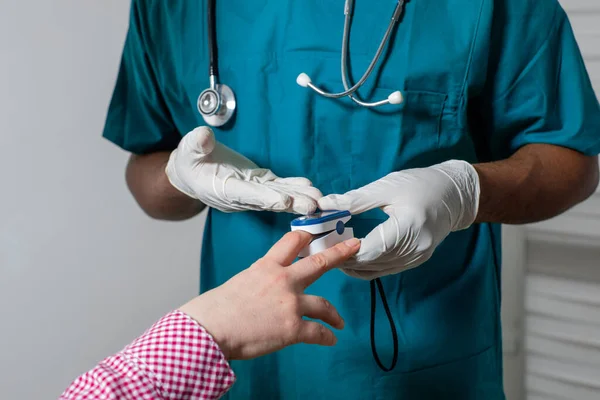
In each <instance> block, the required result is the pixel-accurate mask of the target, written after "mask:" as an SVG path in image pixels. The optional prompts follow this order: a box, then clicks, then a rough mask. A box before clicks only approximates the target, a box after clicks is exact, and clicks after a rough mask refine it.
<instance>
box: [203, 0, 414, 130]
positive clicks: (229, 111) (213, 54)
mask: <svg viewBox="0 0 600 400" xmlns="http://www.w3.org/2000/svg"><path fill="white" fill-rule="evenodd" d="M404 3H405V0H398V3H397V4H396V8H395V9H394V13H393V14H392V19H391V21H390V23H389V25H388V28H387V30H386V31H385V34H384V36H383V39H382V40H381V43H380V44H379V47H378V48H377V52H376V53H375V57H373V59H372V60H371V63H370V64H369V66H368V68H367V70H366V71H365V73H364V75H363V76H362V78H360V80H359V81H358V82H357V83H356V84H355V85H354V86H352V87H349V84H348V71H347V55H348V38H349V36H350V23H351V20H352V13H353V9H354V7H353V6H354V0H346V3H345V5H344V16H345V21H344V35H343V39H342V56H341V75H342V83H343V84H344V91H343V92H340V93H329V92H326V91H325V90H323V89H321V88H320V87H319V86H317V85H315V84H314V83H312V80H311V79H310V77H309V76H308V75H307V74H306V73H304V72H303V73H301V74H300V75H298V78H297V79H296V83H298V85H300V86H302V87H308V88H310V89H312V90H313V91H315V92H316V93H318V94H319V95H321V96H324V97H327V98H331V99H339V98H342V97H349V98H350V99H352V101H354V102H355V103H356V104H358V105H359V106H361V107H380V106H383V105H385V104H400V103H402V101H403V96H402V92H400V91H399V90H397V91H395V92H393V93H391V94H390V95H389V96H388V97H387V99H382V100H379V101H375V102H365V101H362V100H360V99H359V98H358V97H357V95H356V91H357V90H358V89H360V88H361V87H362V86H363V85H364V84H365V82H366V81H367V79H369V77H370V76H371V73H372V72H373V69H374V68H375V65H376V64H377V62H378V61H379V58H380V57H381V54H382V53H383V50H384V48H385V47H386V45H387V43H388V42H389V39H390V36H391V34H392V31H393V29H394V27H395V26H396V23H397V22H398V20H399V19H400V16H401V15H402V11H403V9H404ZM207 17H208V21H207V22H208V24H207V26H208V48H209V50H208V51H209V72H208V74H209V82H210V87H209V88H208V89H205V90H204V91H203V92H202V93H200V96H198V111H199V112H200V114H201V115H202V118H204V121H205V122H206V123H207V124H208V125H210V126H214V127H218V126H223V125H225V124H226V123H227V122H229V120H230V119H231V117H232V116H233V114H234V113H235V109H236V101H235V94H234V93H233V90H232V89H231V88H230V87H229V86H227V85H225V84H222V83H219V69H218V60H217V37H216V28H215V25H216V24H215V0H208V10H207Z"/></svg>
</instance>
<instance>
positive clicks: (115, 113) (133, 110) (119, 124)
mask: <svg viewBox="0 0 600 400" xmlns="http://www.w3.org/2000/svg"><path fill="white" fill-rule="evenodd" d="M144 4H145V3H144V2H143V1H136V0H134V1H132V5H131V12H130V21H129V29H128V32H127V37H126V39H125V45H124V49H123V55H122V58H121V65H120V68H119V73H118V77H117V81H116V86H115V89H114V92H113V96H112V99H111V102H110V105H109V109H108V114H107V117H106V124H105V127H104V132H103V137H105V138H106V139H108V140H110V141H111V142H113V143H115V144H116V145H117V146H119V147H121V148H123V149H124V150H127V151H129V152H132V153H134V154H147V153H153V152H157V151H168V150H173V149H174V148H175V147H177V144H178V143H179V140H180V139H181V136H180V134H179V132H178V131H177V129H176V128H175V125H174V123H173V121H172V119H171V116H170V113H169V111H168V109H167V106H166V104H165V101H164V98H163V96H162V94H161V90H160V86H159V83H158V81H157V76H156V69H155V65H153V62H152V54H151V51H149V50H151V48H150V47H149V46H147V43H148V37H147V36H148V33H149V29H154V28H152V24H150V23H147V22H148V21H147V18H146V16H145V12H144V11H145V10H144V9H145V7H146V6H145V5H144ZM157 29H159V28H157Z"/></svg>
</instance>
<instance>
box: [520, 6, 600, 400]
mask: <svg viewBox="0 0 600 400" xmlns="http://www.w3.org/2000/svg"><path fill="white" fill-rule="evenodd" d="M560 2H561V4H562V6H563V7H564V9H565V10H566V12H567V14H568V15H569V19H570V21H571V25H572V26H573V30H574V32H575V36H576V38H577V42H578V44H579V47H580V49H581V51H582V53H583V57H584V60H585V63H586V66H587V69H588V72H589V74H590V79H591V81H592V84H593V85H594V88H595V90H596V93H598V94H600V0H561V1H560ZM599 129H600V127H599ZM527 239H528V242H529V243H530V244H529V245H528V247H527V259H528V260H527V263H526V272H525V285H524V296H523V297H524V324H523V325H524V329H523V335H524V338H523V339H524V340H523V349H522V351H523V353H524V361H525V374H524V375H525V376H524V390H525V396H524V398H525V399H526V400H588V399H589V400H598V399H600V194H597V195H595V196H593V197H592V198H591V199H590V200H588V201H586V202H584V203H583V204H581V205H579V206H578V207H575V208H574V209H573V210H571V211H569V212H567V213H566V214H564V215H562V216H559V217H557V218H555V219H552V220H550V221H545V222H542V223H540V224H534V225H532V226H530V227H529V228H528V233H527ZM509 400H512V399H509Z"/></svg>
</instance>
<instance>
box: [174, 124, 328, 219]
mask: <svg viewBox="0 0 600 400" xmlns="http://www.w3.org/2000/svg"><path fill="white" fill-rule="evenodd" d="M165 171H166V174H167V177H168V178H169V182H171V184H172V185H173V186H174V187H175V188H176V189H178V190H179V191H181V192H183V193H185V194H187V195H188V196H190V197H192V198H195V199H198V200H200V201H201V202H202V203H204V204H206V205H207V206H209V207H212V208H215V209H217V210H220V211H223V212H234V211H244V210H254V211H258V210H264V211H277V212H293V213H297V214H310V213H313V212H314V211H315V209H316V207H317V200H318V199H319V198H321V197H322V196H323V195H322V194H321V192H320V191H319V190H318V189H316V188H314V187H313V186H312V183H311V182H310V181H309V180H308V179H306V178H279V177H278V176H277V175H275V174H274V173H273V172H271V171H270V170H269V169H264V168H259V167H258V166H257V165H256V164H254V163H253V162H252V161H250V160H249V159H247V158H246V157H244V156H242V155H241V154H239V153H236V152H235V151H233V150H231V149H230V148H228V147H226V146H224V145H223V144H221V143H219V142H217V141H216V140H215V135H214V133H213V131H212V130H211V129H210V128H208V127H205V126H202V127H198V128H196V129H194V130H193V131H191V132H190V133H188V134H187V135H185V136H184V137H183V139H181V142H180V143H179V146H177V149H175V150H174V151H173V152H172V153H171V156H170V157H169V161H168V163H167V167H166V169H165Z"/></svg>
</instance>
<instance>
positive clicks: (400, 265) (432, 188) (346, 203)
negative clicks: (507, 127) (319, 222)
mask: <svg viewBox="0 0 600 400" xmlns="http://www.w3.org/2000/svg"><path fill="white" fill-rule="evenodd" d="M479 190H480V189H479V175H478V174H477V171H476V170H475V168H473V166H472V165H470V164H469V163H466V162H464V161H455V160H452V161H447V162H444V163H442V164H438V165H434V166H432V167H428V168H418V169H409V170H404V171H401V172H393V173H391V174H389V175H387V176H385V177H384V178H381V179H380V180H378V181H375V182H373V183H371V184H369V185H367V186H364V187H362V188H360V189H357V190H352V191H350V192H348V193H346V194H343V195H330V196H326V197H323V198H322V199H320V200H319V208H320V209H322V210H348V211H350V212H351V213H352V214H360V213H362V212H365V211H368V210H371V209H374V208H377V207H379V208H381V209H382V210H383V211H384V212H385V213H386V214H388V215H389V218H388V219H387V220H386V221H384V222H383V223H382V224H380V225H379V226H377V227H376V228H375V229H374V230H373V231H371V232H370V233H369V234H368V235H367V236H366V237H365V238H364V239H362V244H361V248H360V251H359V252H358V254H357V255H356V257H355V259H353V260H350V261H348V262H346V263H345V264H344V265H343V268H342V270H343V271H344V272H345V273H346V274H348V275H350V276H353V277H356V278H361V279H368V280H371V279H375V278H378V277H380V276H384V275H391V274H396V273H399V272H402V271H405V270H408V269H411V268H414V267H417V266H419V265H421V264H423V263H424V262H425V261H427V260H428V259H429V258H430V257H431V255H432V254H433V251H434V250H435V248H436V247H437V246H438V245H439V244H440V243H441V242H442V240H444V238H446V236H448V234H449V233H450V232H453V231H458V230H462V229H466V228H468V227H469V226H470V225H471V224H472V223H473V221H474V220H475V217H476V216H477V211H478V207H479Z"/></svg>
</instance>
